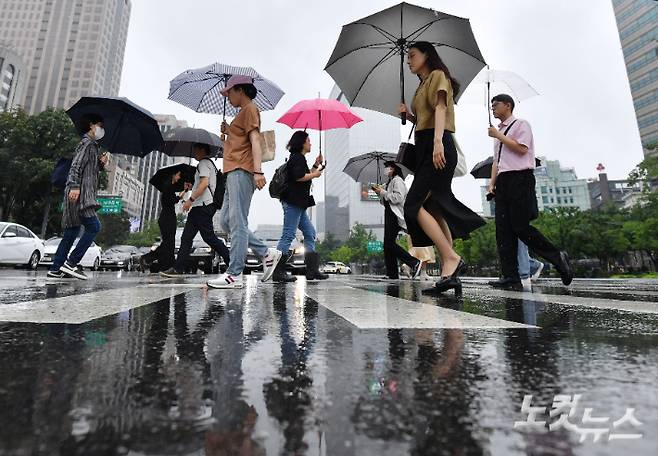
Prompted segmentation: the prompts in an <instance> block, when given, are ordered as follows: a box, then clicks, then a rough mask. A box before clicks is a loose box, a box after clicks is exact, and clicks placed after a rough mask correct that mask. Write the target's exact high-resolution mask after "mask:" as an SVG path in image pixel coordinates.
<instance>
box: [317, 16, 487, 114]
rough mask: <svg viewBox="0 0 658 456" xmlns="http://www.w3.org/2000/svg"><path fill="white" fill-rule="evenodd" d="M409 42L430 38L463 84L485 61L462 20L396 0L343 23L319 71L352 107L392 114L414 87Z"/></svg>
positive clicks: (410, 96) (469, 26) (412, 93)
mask: <svg viewBox="0 0 658 456" xmlns="http://www.w3.org/2000/svg"><path fill="white" fill-rule="evenodd" d="M415 41H428V42H430V43H432V44H433V45H434V46H435V47H436V48H437V51H438V53H439V55H440V56H441V59H442V60H443V62H444V63H445V64H446V66H447V67H448V69H449V70H450V74H451V76H452V77H454V78H455V79H457V80H458V81H459V82H460V84H461V86H462V88H463V89H465V88H466V86H467V85H468V84H470V82H471V81H472V80H473V78H474V77H475V76H476V75H477V74H478V73H479V72H480V70H482V68H483V67H484V66H485V62H484V58H483V57H482V53H481V52H480V49H479V47H478V44H477V42H476V41H475V37H474V36H473V31H472V30H471V24H470V23H469V21H468V19H464V18H461V17H456V16H451V15H450V14H445V13H441V12H439V11H434V10H431V9H427V8H421V7H419V6H415V5H410V4H408V3H400V4H399V5H396V6H393V7H391V8H388V9H385V10H384V11H380V12H379V13H376V14H373V15H372V16H368V17H366V18H363V19H359V20H358V21H355V22H352V23H351V24H347V25H345V26H343V30H342V31H341V33H340V37H339V38H338V42H337V43H336V47H335V48H334V52H333V54H332V55H331V58H330V59H329V62H328V63H327V66H326V68H325V70H326V71H327V72H328V73H329V74H330V75H331V77H332V78H333V79H334V81H336V84H338V87H340V89H341V90H342V91H343V93H344V94H345V96H346V97H347V99H348V100H349V102H350V104H351V105H352V106H360V107H362V108H366V109H372V110H374V111H379V112H383V113H385V114H391V115H393V116H397V115H398V112H397V108H398V104H399V103H400V101H402V102H404V101H405V100H411V98H412V97H413V95H414V93H415V91H416V88H417V86H418V84H417V81H418V78H417V77H416V76H414V75H413V74H412V73H411V71H410V70H409V67H408V66H407V65H405V61H404V60H405V59H404V56H405V54H406V53H407V51H408V49H409V45H410V44H412V43H413V42H415ZM405 81H406V82H407V84H405ZM412 81H414V82H413V83H412ZM462 92H463V90H462ZM402 123H405V120H404V117H403V120H402Z"/></svg>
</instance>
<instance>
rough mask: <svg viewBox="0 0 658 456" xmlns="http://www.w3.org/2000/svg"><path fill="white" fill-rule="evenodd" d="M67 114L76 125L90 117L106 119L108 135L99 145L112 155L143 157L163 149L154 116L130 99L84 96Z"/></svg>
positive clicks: (160, 134) (105, 126) (104, 123)
mask: <svg viewBox="0 0 658 456" xmlns="http://www.w3.org/2000/svg"><path fill="white" fill-rule="evenodd" d="M66 113H67V114H68V116H69V117H70V118H71V120H72V121H73V123H74V124H76V126H77V125H78V123H79V122H80V121H81V120H82V118H83V116H84V115H86V114H98V115H100V116H102V117H103V126H104V128H105V132H106V133H105V136H104V137H103V138H102V139H101V140H100V141H99V143H100V145H101V146H103V147H104V148H106V149H107V150H109V151H110V152H112V153H115V154H123V155H133V156H136V157H143V156H145V155H147V154H148V153H150V152H152V151H154V150H160V149H161V148H162V145H163V139H162V133H160V127H159V125H158V122H157V121H156V120H155V118H154V117H153V114H151V113H150V112H149V111H147V110H146V109H144V108H142V107H141V106H138V105H136V104H135V103H133V102H132V101H130V100H128V99H127V98H119V97H82V98H80V100H78V102H77V103H76V104H74V105H73V106H72V107H71V108H70V109H69V110H68V111H66ZM80 133H83V132H80Z"/></svg>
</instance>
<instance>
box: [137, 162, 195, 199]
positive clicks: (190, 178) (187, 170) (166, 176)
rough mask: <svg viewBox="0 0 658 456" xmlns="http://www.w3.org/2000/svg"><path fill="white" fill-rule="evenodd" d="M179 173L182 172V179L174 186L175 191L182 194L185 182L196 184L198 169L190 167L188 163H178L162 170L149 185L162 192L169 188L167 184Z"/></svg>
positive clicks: (152, 178)
mask: <svg viewBox="0 0 658 456" xmlns="http://www.w3.org/2000/svg"><path fill="white" fill-rule="evenodd" d="M178 171H180V172H181V178H180V179H179V180H178V182H176V183H175V184H174V186H173V190H174V191H176V192H181V191H183V188H184V185H185V182H194V173H195V172H196V167H194V166H192V165H188V164H187V163H176V164H175V165H170V166H165V167H163V168H160V169H159V170H158V171H157V172H156V173H155V174H154V175H153V177H151V179H150V180H149V184H151V185H152V186H154V187H155V188H157V189H158V190H159V191H161V192H162V191H164V190H165V189H166V188H167V184H169V183H171V177H172V176H173V175H174V174H176V173H177V172H178Z"/></svg>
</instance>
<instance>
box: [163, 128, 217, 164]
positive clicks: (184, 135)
mask: <svg viewBox="0 0 658 456" xmlns="http://www.w3.org/2000/svg"><path fill="white" fill-rule="evenodd" d="M164 140H165V142H164V148H163V150H162V152H163V153H165V154H167V155H169V156H170V157H191V156H192V145H194V144H195V143H201V144H207V145H209V146H210V156H211V157H222V156H223V155H224V144H223V143H222V140H221V139H219V136H217V135H216V134H214V133H210V132H209V131H207V130H203V129H201V128H188V127H186V128H174V129H172V130H169V131H168V132H167V133H166V134H165V137H164Z"/></svg>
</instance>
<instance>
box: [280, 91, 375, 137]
mask: <svg viewBox="0 0 658 456" xmlns="http://www.w3.org/2000/svg"><path fill="white" fill-rule="evenodd" d="M362 121H363V119H362V118H360V117H359V116H357V115H356V114H354V113H353V112H352V111H351V110H350V108H349V107H348V106H346V105H344V104H343V103H341V102H340V101H338V100H329V99H325V98H315V99H313V100H302V101H300V102H298V103H296V104H295V105H294V106H293V107H292V108H290V109H289V110H288V111H287V112H286V113H285V114H284V115H283V116H281V118H280V119H279V120H277V122H279V123H282V124H285V125H288V126H289V127H290V128H311V129H313V130H320V131H325V130H333V129H335V128H352V126H353V125H355V124H357V123H359V122H362Z"/></svg>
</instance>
